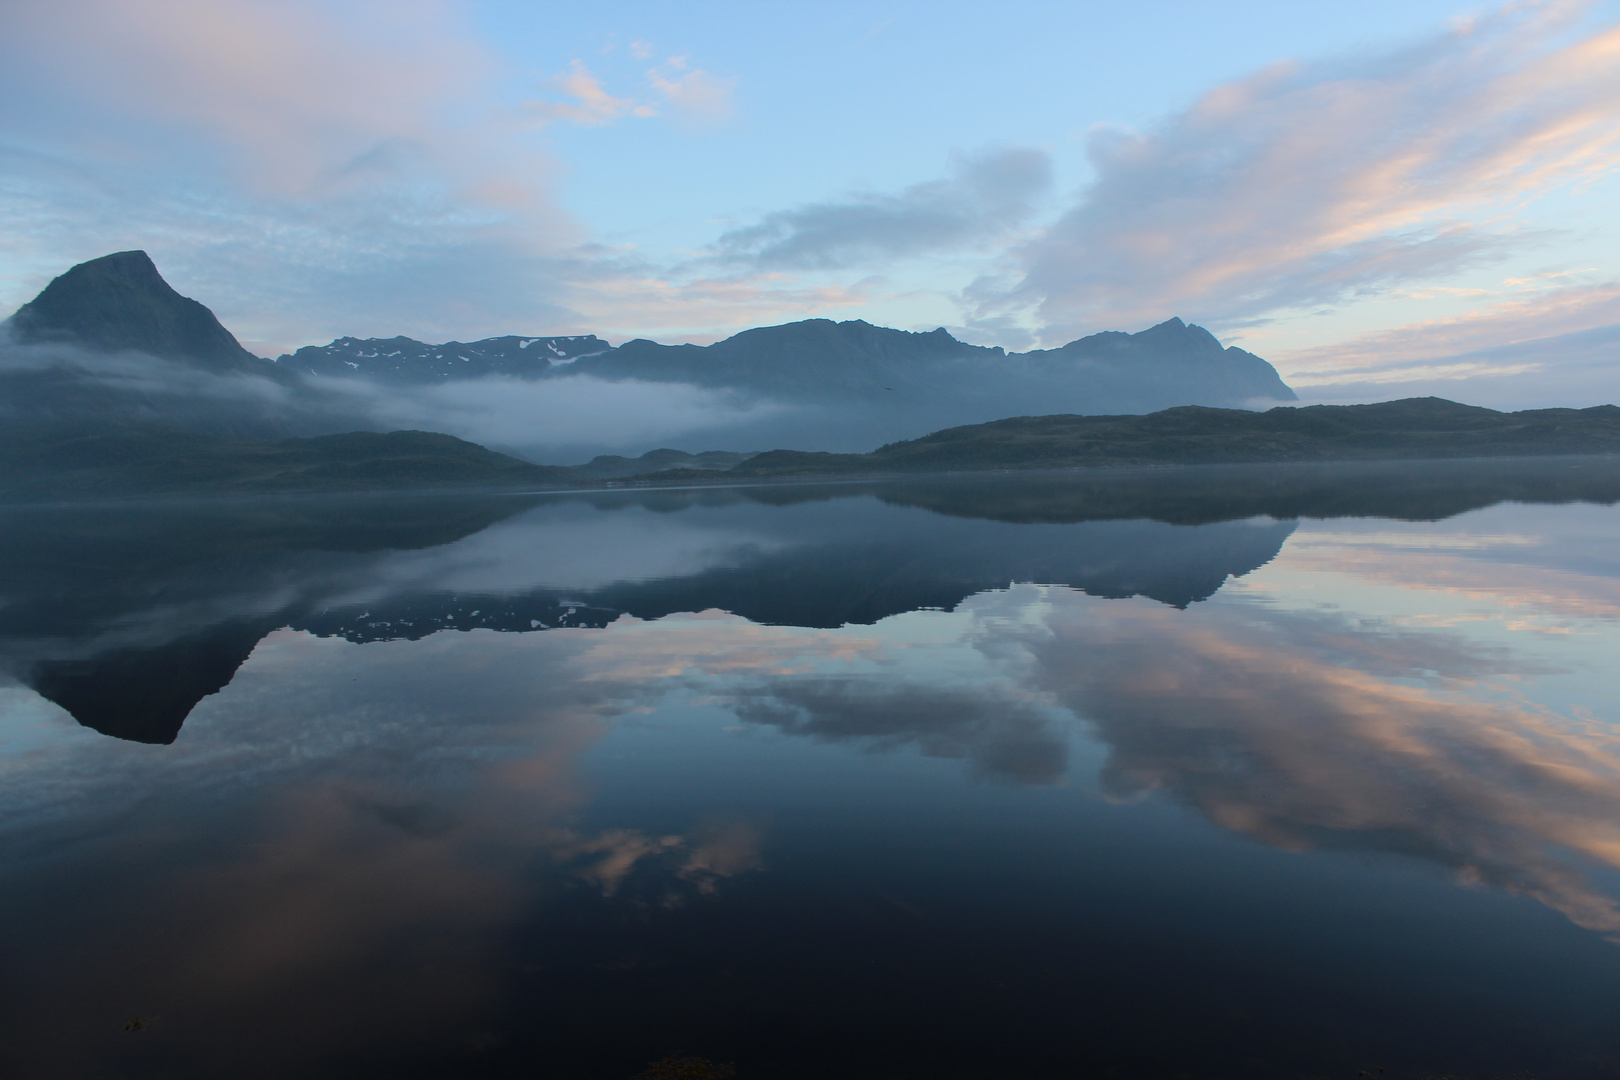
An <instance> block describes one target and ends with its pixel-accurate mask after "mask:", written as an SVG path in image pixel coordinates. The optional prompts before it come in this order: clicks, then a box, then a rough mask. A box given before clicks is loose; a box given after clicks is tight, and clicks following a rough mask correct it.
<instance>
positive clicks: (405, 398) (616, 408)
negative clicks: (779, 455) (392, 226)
mask: <svg viewBox="0 0 1620 1080" xmlns="http://www.w3.org/2000/svg"><path fill="white" fill-rule="evenodd" d="M309 381H310V383H311V385H314V386H316V387H319V388H320V389H321V390H322V391H324V392H327V393H330V394H332V395H334V396H339V395H346V396H348V398H349V399H350V400H353V401H354V402H355V403H356V405H357V406H359V407H362V408H364V410H365V411H366V413H367V415H369V416H370V417H371V418H372V422H373V423H374V424H375V425H377V426H380V427H384V428H425V429H427V430H431V431H443V432H446V433H447V434H451V435H458V436H461V437H464V438H468V439H471V440H473V441H475V442H481V443H489V444H494V445H496V446H516V447H528V448H548V449H550V450H552V451H559V450H567V449H574V448H579V447H602V446H614V447H628V446H651V445H656V444H660V443H664V442H668V441H671V440H676V441H679V440H680V438H681V437H682V436H684V435H687V434H690V433H692V432H696V431H704V432H714V431H716V430H723V429H726V428H729V427H739V426H742V425H744V424H755V423H758V422H761V421H764V420H767V419H769V418H770V417H771V416H772V415H773V414H775V413H777V412H780V411H781V410H782V406H779V405H776V404H773V403H771V402H765V401H757V400H742V399H740V398H738V397H737V396H735V395H733V394H730V393H728V392H726V391H721V390H710V389H706V388H703V387H698V386H690V385H687V384H684V383H651V382H638V381H634V380H626V381H623V382H609V381H606V380H603V379H594V378H590V377H588V376H579V375H574V376H566V375H565V376H561V377H557V378H551V379H517V378H508V377H504V376H494V377H490V378H484V379H464V380H458V381H456V382H451V383H442V384H439V383H435V384H427V385H423V386H382V385H379V384H376V383H372V382H369V381H366V380H363V379H339V378H321V377H317V376H312V377H310V379H309Z"/></svg>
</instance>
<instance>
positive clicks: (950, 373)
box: [570, 319, 1296, 413]
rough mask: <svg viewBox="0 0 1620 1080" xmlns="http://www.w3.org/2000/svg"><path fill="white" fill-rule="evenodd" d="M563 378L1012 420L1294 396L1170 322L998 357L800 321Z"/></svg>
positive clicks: (935, 337) (958, 344)
mask: <svg viewBox="0 0 1620 1080" xmlns="http://www.w3.org/2000/svg"><path fill="white" fill-rule="evenodd" d="M570 370H572V371H574V372H576V373H579V374H588V375H595V376H597V377H599V378H604V379H643V380H648V381H654V382H683V383H694V384H696V385H699V386H709V387H715V388H726V389H734V390H744V391H749V392H753V393H757V394H761V395H764V396H768V397H775V398H781V399H784V400H789V401H804V400H806V399H826V400H834V401H842V400H855V401H867V400H872V399H874V398H881V396H882V395H884V394H898V395H901V396H900V397H899V398H897V399H896V401H895V402H894V403H895V404H899V403H904V404H910V405H913V406H921V405H924V404H933V405H940V406H943V405H944V404H945V403H946V400H947V399H954V398H960V397H964V396H966V397H971V398H973V399H976V400H980V401H984V402H985V403H986V404H990V405H993V407H995V408H1006V407H1013V408H1014V410H1015V411H1021V412H1027V411H1029V410H1030V408H1031V407H1032V406H1037V405H1043V406H1044V407H1046V408H1051V407H1054V406H1055V407H1060V408H1063V407H1067V408H1073V409H1076V410H1083V411H1085V412H1088V413H1097V412H1127V411H1135V410H1136V408H1137V407H1138V406H1141V407H1143V408H1144V409H1146V408H1163V407H1165V406H1167V405H1186V404H1207V405H1238V404H1242V403H1244V402H1248V401H1251V400H1255V399H1269V400H1276V401H1293V400H1296V397H1295V394H1294V392H1293V391H1292V390H1290V389H1289V388H1288V387H1287V385H1285V384H1284V383H1283V381H1282V380H1281V379H1280V378H1279V377H1278V375H1277V372H1276V370H1275V369H1274V368H1273V367H1272V366H1271V365H1270V364H1268V363H1266V362H1265V361H1264V360H1262V359H1260V358H1259V357H1258V356H1255V355H1254V354H1253V353H1248V352H1245V351H1243V350H1242V349H1223V348H1221V345H1220V343H1219V342H1218V341H1216V340H1215V338H1214V336H1213V335H1211V334H1210V333H1209V331H1207V330H1205V329H1203V328H1202V327H1199V326H1188V325H1186V324H1185V323H1183V322H1182V321H1181V320H1180V319H1171V320H1170V321H1168V322H1165V323H1161V324H1159V325H1158V326H1155V327H1153V328H1151V329H1149V330H1144V331H1142V332H1141V333H1138V334H1125V333H1106V334H1095V335H1093V336H1091V337H1088V338H1082V339H1080V340H1079V341H1074V342H1070V343H1069V344H1068V345H1065V346H1064V347H1063V348H1061V349H1051V350H1044V351H1037V352H1029V353H1013V354H1010V355H1009V354H1008V353H1006V352H1004V351H1003V350H1002V349H1000V348H985V347H982V346H976V345H969V344H966V343H965V342H962V341H958V340H957V339H956V338H954V337H952V336H951V335H950V334H949V333H948V332H946V331H945V330H944V329H943V328H941V329H938V330H932V331H929V332H928V333H909V332H907V331H903V330H890V329H887V328H885V327H881V326H873V325H871V324H870V323H867V322H863V321H861V320H858V319H857V320H854V321H850V322H833V321H831V320H829V319H807V320H805V321H803V322H796V323H787V324H784V325H782V326H767V327H760V328H758V329H754V330H745V331H743V332H742V333H740V334H736V335H733V336H732V337H729V338H726V339H725V340H724V341H718V342H716V343H715V344H713V345H709V346H698V345H660V344H658V343H657V342H653V341H647V340H645V339H637V340H635V341H630V342H626V343H625V344H623V345H621V346H619V347H618V348H616V349H610V350H608V351H606V352H602V353H598V354H596V355H594V356H590V357H582V358H581V359H580V360H578V361H575V363H574V364H572V365H570ZM886 404H889V403H886Z"/></svg>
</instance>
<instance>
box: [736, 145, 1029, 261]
mask: <svg viewBox="0 0 1620 1080" xmlns="http://www.w3.org/2000/svg"><path fill="white" fill-rule="evenodd" d="M1051 183H1052V164H1051V160H1050V159H1049V158H1048V157H1047V155H1046V154H1045V153H1044V152H1042V151H1040V150H1031V149H1012V150H999V151H987V152H983V153H980V154H977V155H972V156H960V157H958V158H957V159H956V160H955V161H953V163H952V167H951V172H950V175H949V176H947V177H946V178H944V179H941V180H929V181H925V182H923V183H919V184H913V185H911V186H910V187H908V188H905V189H904V190H902V191H900V192H899V193H898V194H885V193H880V192H864V193H857V194H854V195H851V196H848V197H846V198H844V199H841V200H832V201H827V202H820V203H808V204H806V205H803V206H799V207H795V208H793V209H791V210H778V211H776V212H774V213H771V214H767V215H766V216H765V217H764V218H763V219H761V220H760V221H759V222H757V223H756V224H753V225H749V226H746V227H744V228H740V229H733V230H731V231H730V232H727V233H725V234H723V235H722V236H721V237H720V239H719V240H718V241H717V242H716V244H715V252H716V256H717V257H718V258H719V259H720V260H721V261H723V262H729V263H737V264H744V265H748V266H753V267H760V268H765V269H794V270H829V269H838V268H842V267H849V266H855V265H861V264H866V263H881V262H886V261H888V260H893V259H903V258H909V257H911V256H915V255H924V254H930V253H933V252H937V251H946V250H953V249H959V248H964V247H973V246H979V245H984V244H987V243H990V242H992V241H995V240H998V239H1004V238H1005V237H1006V235H1007V234H1008V232H1009V231H1010V230H1012V229H1014V228H1015V227H1017V226H1018V225H1019V224H1021V223H1022V222H1023V221H1024V220H1026V219H1027V218H1028V217H1029V216H1030V214H1032V213H1033V212H1034V210H1035V208H1036V204H1037V202H1038V200H1039V199H1040V197H1041V196H1042V195H1044V194H1045V193H1046V191H1047V189H1048V188H1049V187H1050V186H1051Z"/></svg>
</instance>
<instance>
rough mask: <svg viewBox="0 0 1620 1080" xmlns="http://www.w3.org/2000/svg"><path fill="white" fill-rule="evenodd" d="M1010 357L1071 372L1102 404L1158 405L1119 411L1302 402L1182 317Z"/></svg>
mask: <svg viewBox="0 0 1620 1080" xmlns="http://www.w3.org/2000/svg"><path fill="white" fill-rule="evenodd" d="M1014 356H1015V358H1016V359H1017V360H1018V361H1020V362H1022V363H1025V364H1028V365H1030V366H1032V367H1035V368H1038V369H1040V370H1043V371H1046V372H1048V373H1051V374H1053V375H1055V374H1058V373H1061V372H1068V373H1070V374H1071V375H1072V377H1075V378H1078V379H1080V380H1083V381H1084V382H1085V383H1086V385H1087V387H1088V389H1089V391H1090V393H1092V394H1093V395H1095V396H1097V397H1099V398H1101V397H1106V398H1109V399H1111V400H1114V401H1140V402H1142V403H1147V402H1157V403H1160V404H1155V405H1152V406H1150V407H1144V408H1142V409H1140V410H1137V409H1123V408H1122V409H1119V410H1118V411H1120V412H1137V411H1141V412H1151V411H1153V410H1154V409H1156V408H1163V407H1164V404H1162V403H1165V402H1173V403H1174V404H1175V405H1222V404H1232V405H1238V404H1242V403H1244V402H1248V401H1256V400H1269V401H1298V400H1299V397H1298V395H1297V394H1295V393H1294V391H1293V390H1292V389H1290V388H1289V387H1288V385H1287V384H1286V383H1284V382H1283V381H1282V378H1281V377H1280V376H1279V375H1278V374H1277V369H1276V368H1274V367H1272V366H1271V365H1270V364H1269V363H1267V362H1266V361H1264V360H1262V359H1260V357H1258V356H1256V355H1254V353H1252V352H1248V351H1247V350H1244V349H1239V348H1237V347H1236V346H1228V347H1226V348H1222V346H1221V343H1220V342H1219V341H1217V340H1216V339H1215V335H1214V334H1211V333H1210V332H1209V331H1208V330H1205V329H1204V328H1203V327H1202V326H1192V325H1188V324H1187V323H1184V322H1182V321H1181V320H1180V319H1170V320H1168V321H1167V322H1162V323H1160V324H1159V325H1157V326H1153V327H1149V328H1148V329H1146V330H1143V331H1141V332H1139V333H1135V334H1126V333H1122V332H1120V331H1117V330H1109V331H1104V332H1103V333H1101V334H1092V335H1091V336H1090V337H1083V338H1080V339H1079V340H1077V341H1071V342H1069V343H1068V344H1067V345H1064V346H1063V347H1062V348H1059V349H1044V350H1036V351H1034V352H1027V353H1016V354H1014ZM1189 391H1190V392H1191V394H1192V395H1193V396H1194V397H1195V398H1198V399H1207V400H1181V399H1182V398H1186V397H1187V396H1188V394H1189ZM1218 398H1219V399H1224V400H1216V399H1218Z"/></svg>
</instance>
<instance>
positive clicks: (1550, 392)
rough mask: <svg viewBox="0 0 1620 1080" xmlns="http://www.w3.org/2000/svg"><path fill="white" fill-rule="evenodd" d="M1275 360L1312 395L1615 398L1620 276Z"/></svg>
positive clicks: (1529, 404) (1519, 401) (1520, 404)
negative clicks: (1615, 278)
mask: <svg viewBox="0 0 1620 1080" xmlns="http://www.w3.org/2000/svg"><path fill="white" fill-rule="evenodd" d="M1507 284H1509V285H1513V284H1516V283H1514V282H1509V283H1507ZM1274 362H1275V363H1276V364H1277V366H1278V369H1279V370H1280V371H1282V372H1283V374H1284V377H1285V378H1286V379H1287V380H1288V381H1289V383H1290V385H1292V386H1294V388H1295V389H1296V390H1298V391H1299V392H1300V393H1301V394H1302V395H1304V396H1305V397H1307V398H1319V399H1324V400H1326V399H1329V398H1332V399H1374V398H1376V399H1379V400H1382V399H1383V398H1387V397H1388V396H1390V394H1392V393H1397V394H1399V393H1405V394H1408V395H1414V394H1426V393H1439V394H1442V395H1445V396H1449V397H1457V396H1459V395H1460V396H1463V397H1466V398H1467V399H1468V400H1470V401H1475V402H1477V403H1479V404H1489V405H1492V406H1493V407H1499V408H1510V409H1522V408H1536V407H1546V406H1554V405H1568V406H1586V405H1593V404H1598V403H1600V402H1612V401H1615V400H1620V283H1616V282H1612V281H1610V282H1601V283H1598V284H1592V285H1568V286H1561V287H1555V288H1551V289H1544V290H1541V291H1538V292H1537V293H1536V294H1535V295H1532V296H1527V297H1514V298H1511V299H1504V300H1498V301H1496V302H1495V303H1492V304H1488V305H1486V306H1484V307H1481V308H1478V309H1475V310H1473V311H1469V312H1466V313H1464V314H1461V315H1454V316H1448V317H1445V318H1440V319H1430V320H1425V321H1423V322H1417V323H1409V324H1407V325H1404V326H1397V327H1393V328H1391V329H1387V330H1380V331H1376V332H1374V333H1369V334H1362V335H1359V336H1357V337H1354V338H1351V339H1350V340H1348V341H1342V342H1336V343H1334V344H1331V345H1320V346H1316V347H1314V348H1309V349H1301V350H1297V351H1295V352H1292V353H1284V354H1281V355H1278V356H1275V357H1274Z"/></svg>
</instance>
